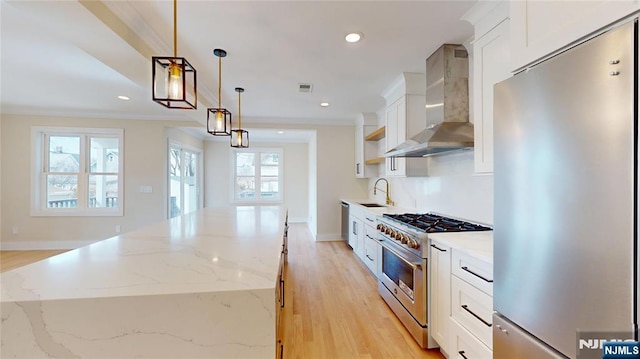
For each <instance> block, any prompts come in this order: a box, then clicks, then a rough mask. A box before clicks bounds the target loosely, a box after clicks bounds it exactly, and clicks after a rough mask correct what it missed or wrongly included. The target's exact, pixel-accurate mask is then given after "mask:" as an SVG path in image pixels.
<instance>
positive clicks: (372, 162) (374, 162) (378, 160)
mask: <svg viewBox="0 0 640 359" xmlns="http://www.w3.org/2000/svg"><path fill="white" fill-rule="evenodd" d="M382 162H384V157H376V158H372V159H369V160H365V161H364V164H366V165H377V164H378V163H382Z"/></svg>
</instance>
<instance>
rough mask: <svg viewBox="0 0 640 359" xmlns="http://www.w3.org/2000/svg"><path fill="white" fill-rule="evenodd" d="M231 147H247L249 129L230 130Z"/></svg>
mask: <svg viewBox="0 0 640 359" xmlns="http://www.w3.org/2000/svg"><path fill="white" fill-rule="evenodd" d="M231 147H238V148H247V147H249V131H245V130H243V129H239V130H233V131H231Z"/></svg>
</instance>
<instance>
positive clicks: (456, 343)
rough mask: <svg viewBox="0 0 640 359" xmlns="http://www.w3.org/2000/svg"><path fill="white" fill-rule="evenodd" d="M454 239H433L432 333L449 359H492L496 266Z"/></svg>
mask: <svg viewBox="0 0 640 359" xmlns="http://www.w3.org/2000/svg"><path fill="white" fill-rule="evenodd" d="M452 235H453V234H452ZM434 236H435V235H434ZM452 238H455V237H451V238H450V239H444V238H430V248H429V260H430V264H429V269H430V271H431V273H430V274H429V280H430V284H429V291H430V293H429V311H430V312H429V313H430V314H429V315H430V322H429V327H430V328H429V330H430V333H429V334H430V335H431V336H432V337H433V339H435V340H436V342H438V344H439V345H440V351H441V352H442V353H443V354H444V355H445V356H447V357H448V358H460V359H489V358H491V357H492V352H493V349H492V348H493V331H492V329H493V328H492V327H493V264H492V263H490V262H487V261H486V259H485V258H486V257H484V256H482V254H480V255H479V256H476V255H472V254H471V253H474V252H473V251H469V250H468V249H466V248H465V247H463V246H460V245H459V243H460V242H458V241H456V240H455V239H452ZM461 240H463V241H464V240H468V239H461ZM485 243H486V242H485ZM486 248H487V247H485V249H484V251H485V252H486ZM489 248H490V247H489Z"/></svg>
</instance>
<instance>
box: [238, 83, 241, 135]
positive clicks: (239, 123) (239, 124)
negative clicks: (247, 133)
mask: <svg viewBox="0 0 640 359" xmlns="http://www.w3.org/2000/svg"><path fill="white" fill-rule="evenodd" d="M241 93H242V92H238V130H242V113H241V112H240V108H241V106H240V94H241Z"/></svg>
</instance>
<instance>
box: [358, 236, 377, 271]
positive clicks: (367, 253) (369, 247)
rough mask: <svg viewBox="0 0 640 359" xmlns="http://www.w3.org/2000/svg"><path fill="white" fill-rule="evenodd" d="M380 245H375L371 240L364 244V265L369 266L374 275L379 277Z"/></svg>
mask: <svg viewBox="0 0 640 359" xmlns="http://www.w3.org/2000/svg"><path fill="white" fill-rule="evenodd" d="M377 247H378V244H376V243H374V242H373V241H372V240H370V239H369V238H367V239H366V241H365V242H364V258H363V259H362V260H363V261H364V264H366V265H367V268H369V270H370V271H371V273H373V275H375V276H376V278H377V277H378V273H377V271H378V270H377V267H378V248H377Z"/></svg>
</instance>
